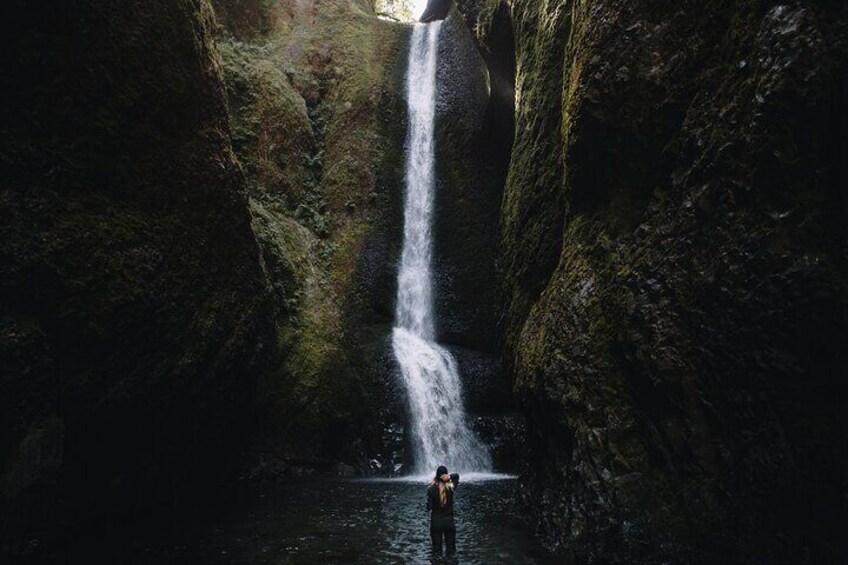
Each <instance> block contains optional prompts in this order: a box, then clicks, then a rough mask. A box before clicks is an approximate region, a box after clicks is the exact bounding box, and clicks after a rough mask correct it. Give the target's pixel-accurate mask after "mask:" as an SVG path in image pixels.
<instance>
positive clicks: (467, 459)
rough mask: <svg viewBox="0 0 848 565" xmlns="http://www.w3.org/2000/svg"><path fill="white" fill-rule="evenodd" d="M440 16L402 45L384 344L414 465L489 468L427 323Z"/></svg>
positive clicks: (448, 361)
mask: <svg viewBox="0 0 848 565" xmlns="http://www.w3.org/2000/svg"><path fill="white" fill-rule="evenodd" d="M440 27H441V22H435V23H431V24H417V25H415V27H414V29H413V33H412V40H411V42H410V47H409V70H408V72H407V105H408V109H409V132H408V144H407V156H406V197H405V203H404V231H403V252H402V255H401V262H400V270H399V273H398V294H397V309H396V312H395V328H394V330H393V332H392V346H393V348H394V354H395V357H396V359H397V361H398V364H399V365H400V369H401V373H402V375H403V379H404V382H405V385H406V390H407V394H408V396H409V406H410V417H411V424H412V435H413V445H414V448H415V461H416V471H417V472H419V473H431V472H432V471H433V470H434V469H435V468H436V466H437V465H442V464H444V465H447V467H448V468H449V469H451V470H454V469H455V470H457V471H463V472H468V471H489V470H490V469H491V458H490V457H489V453H488V449H487V448H486V446H485V445H484V444H483V443H482V442H480V440H479V439H477V438H476V437H475V436H474V434H473V433H472V431H471V430H470V428H469V427H468V423H467V422H466V418H465V410H464V408H463V405H462V384H461V382H460V378H459V371H458V369H457V364H456V361H455V360H454V358H453V356H452V355H451V354H450V353H449V352H448V351H447V350H446V349H445V348H443V347H441V346H439V345H438V344H437V343H435V337H436V331H435V324H434V321H433V283H432V278H433V277H432V263H433V238H432V224H433V198H434V190H435V179H434V168H435V145H434V139H433V138H434V129H435V115H436V94H437V93H436V57H437V52H438V45H439V29H440Z"/></svg>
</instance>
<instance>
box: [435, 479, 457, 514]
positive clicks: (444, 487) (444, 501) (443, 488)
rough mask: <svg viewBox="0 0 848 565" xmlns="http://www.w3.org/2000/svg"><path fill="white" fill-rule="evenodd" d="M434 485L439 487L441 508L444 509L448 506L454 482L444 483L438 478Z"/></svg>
mask: <svg viewBox="0 0 848 565" xmlns="http://www.w3.org/2000/svg"><path fill="white" fill-rule="evenodd" d="M433 484H434V485H436V486H437V487H439V508H444V507H445V506H447V505H448V490H453V482H451V481H448V482H446V483H445V482H442V481H441V480H439V479H438V478H437V479H435V480H434V481H433Z"/></svg>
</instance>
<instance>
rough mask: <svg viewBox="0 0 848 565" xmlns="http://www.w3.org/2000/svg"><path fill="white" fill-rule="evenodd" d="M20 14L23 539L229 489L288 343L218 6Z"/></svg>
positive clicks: (15, 451) (10, 493)
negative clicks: (187, 490) (275, 354)
mask: <svg viewBox="0 0 848 565" xmlns="http://www.w3.org/2000/svg"><path fill="white" fill-rule="evenodd" d="M11 7H12V10H11V12H10V13H11V14H12V16H10V17H9V18H8V19H6V20H5V22H6V23H5V24H4V26H3V28H4V29H3V33H2V42H3V49H2V55H0V57H2V68H3V71H4V77H5V78H4V85H5V88H4V94H3V100H4V101H3V104H2V108H0V115H2V118H0V123H2V139H0V167H2V175H0V176H2V187H0V189H1V190H2V197H0V209H2V218H3V220H2V222H0V231H2V244H0V245H2V253H0V255H2V267H0V268H2V283H0V285H2V292H0V304H2V306H0V308H2V318H0V320H2V321H0V324H1V325H0V332H2V350H1V351H0V356H2V357H0V365H2V367H3V371H2V380H0V387H2V393H0V414H1V415H2V416H0V417H1V418H2V423H1V424H0V434H2V439H1V440H0V461H2V475H0V476H2V482H1V483H0V484H1V485H2V500H3V503H2V514H3V519H4V534H12V535H14V534H15V533H17V532H18V529H19V528H22V529H24V530H26V529H27V528H28V527H30V526H32V525H33V524H34V525H35V526H34V527H35V528H36V529H39V530H40V529H46V528H48V527H49V525H50V523H51V521H55V520H58V519H71V520H76V519H77V518H85V519H88V518H89V517H91V515H92V514H94V513H95V512H96V510H95V509H98V508H100V507H101V506H110V507H119V506H121V505H122V504H123V503H124V502H126V503H128V504H130V505H132V504H135V503H140V502H145V501H150V500H151V499H155V500H157V501H160V502H161V501H163V500H164V501H168V500H171V498H172V497H173V495H174V492H175V491H176V490H177V489H182V488H184V487H185V486H186V484H187V479H188V477H189V476H192V475H193V476H194V477H195V480H194V481H193V482H197V483H202V482H203V478H211V477H212V476H215V475H216V474H217V473H218V472H219V471H222V470H223V469H224V468H225V467H226V466H227V465H226V463H224V464H222V463H220V462H221V461H222V460H223V461H226V454H228V453H232V452H233V450H234V446H233V442H234V441H235V440H236V439H237V438H238V436H239V433H240V432H239V430H241V429H243V428H244V426H243V425H242V424H243V422H242V419H243V417H244V415H245V412H246V410H247V407H248V406H249V403H250V396H251V394H252V393H251V391H252V390H253V388H254V386H255V383H256V379H257V376H258V374H259V372H260V371H261V369H262V368H263V366H264V364H265V362H266V359H267V357H268V355H269V354H270V352H271V350H272V347H273V335H274V331H273V318H272V316H271V313H270V310H269V309H268V304H269V298H270V297H269V292H268V287H267V284H266V281H265V277H264V274H263V271H262V267H261V263H260V250H259V246H258V245H257V243H256V239H255V237H254V234H253V231H252V229H251V218H250V215H249V214H248V208H247V192H246V187H245V183H244V177H243V176H242V174H241V172H240V170H239V166H238V162H237V161H236V159H235V156H234V154H233V152H232V148H231V142H230V130H229V125H228V119H227V115H228V114H227V107H226V99H225V95H224V88H223V82H222V80H221V74H220V71H221V69H220V64H219V59H218V56H217V53H216V50H215V47H214V44H213V41H212V35H211V29H212V25H213V14H212V11H211V9H210V8H209V6H208V5H206V4H205V3H203V2H168V1H161V2H149V3H144V5H142V4H141V3H135V4H130V5H125V6H121V7H118V6H117V5H113V3H110V2H98V1H86V2H82V1H80V2H48V3H39V4H33V3H30V2H13V4H12V6H11ZM213 462H215V464H213ZM197 477H201V478H200V479H197ZM60 502H61V505H60V504H59V503H60ZM67 508H71V510H69V511H68V512H67V513H62V512H60V511H64V510H65V509H67ZM77 512H78V513H79V516H76V513H77ZM60 516H61V518H60ZM75 516H76V517H75ZM6 518H9V520H8V521H7V520H6ZM19 520H22V522H20V523H19ZM28 535H36V536H37V532H36V533H31V534H26V535H25V536H24V539H25V540H28V539H30V538H28V537H26V536H28ZM4 537H5V535H4ZM36 539H37V538H36ZM36 545H37V544H36ZM36 545H33V544H30V546H29V548H30V549H33V548H35V547H36ZM4 549H6V548H5V547H4ZM41 549H43V548H41Z"/></svg>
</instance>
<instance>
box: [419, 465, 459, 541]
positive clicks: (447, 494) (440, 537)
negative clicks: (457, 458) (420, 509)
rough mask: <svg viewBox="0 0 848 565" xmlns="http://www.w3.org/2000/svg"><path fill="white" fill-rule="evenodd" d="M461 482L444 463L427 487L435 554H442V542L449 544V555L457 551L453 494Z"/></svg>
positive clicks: (431, 534) (428, 509)
mask: <svg viewBox="0 0 848 565" xmlns="http://www.w3.org/2000/svg"><path fill="white" fill-rule="evenodd" d="M458 484H459V475H458V474H456V473H454V474H453V475H448V470H447V468H446V467H445V466H444V465H442V466H440V467H439V468H438V469H436V478H435V479H433V482H432V484H430V486H429V487H427V511H428V512H430V539H431V540H432V542H433V555H434V556H435V557H441V556H442V544H443V542H444V545H445V546H447V555H448V557H450V556H452V555H453V554H454V553H456V525H455V524H454V521H453V496H454V493H455V491H456V487H457V485H458Z"/></svg>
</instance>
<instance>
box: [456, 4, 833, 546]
mask: <svg viewBox="0 0 848 565" xmlns="http://www.w3.org/2000/svg"><path fill="white" fill-rule="evenodd" d="M458 4H459V8H460V10H461V11H462V13H463V15H464V16H465V18H466V21H467V23H468V24H469V27H470V28H471V29H473V30H474V31H475V34H476V36H477V38H478V41H479V42H480V46H481V51H482V52H483V53H484V54H485V55H486V56H487V59H488V60H490V61H495V62H498V61H499V62H500V63H501V64H500V66H499V67H493V66H492V65H490V70H491V71H492V73H493V75H499V74H500V75H503V74H504V69H506V68H508V67H509V65H504V64H503V62H504V61H509V59H510V58H513V61H514V65H515V66H514V68H515V69H516V76H515V101H516V103H515V122H516V135H515V138H514V145H513V152H512V162H511V167H510V170H509V177H508V181H507V184H506V187H505V194H504V199H503V206H502V212H501V228H502V257H501V266H502V273H501V276H502V302H501V305H502V320H503V322H504V342H505V349H506V353H505V360H506V363H507V365H508V366H509V367H510V369H511V373H512V376H513V379H514V390H515V392H516V394H517V395H518V396H519V397H520V398H521V400H522V402H523V403H524V406H525V409H526V411H527V414H528V417H529V427H530V430H529V433H528V436H527V439H528V442H529V443H530V448H531V452H532V455H531V457H530V461H529V464H528V466H527V469H526V472H525V474H524V476H523V482H524V486H525V492H524V502H525V513H526V516H527V517H528V518H529V520H530V521H531V522H532V523H533V524H534V525H535V526H536V527H537V530H538V531H539V532H540V533H541V534H542V535H543V536H544V538H545V539H546V540H547V542H548V544H549V545H550V546H551V547H553V548H557V549H559V550H561V551H563V552H565V553H570V554H572V555H573V556H575V557H576V558H577V559H578V561H586V562H597V563H607V562H614V563H618V562H621V563H643V562H644V563H661V562H697V563H717V562H722V563H731V562H733V563H804V562H836V561H838V560H839V556H840V555H844V549H845V548H844V545H842V544H843V543H844V542H843V541H842V540H841V539H840V537H841V536H840V533H839V531H838V526H837V525H836V524H839V523H842V522H843V521H844V516H845V502H844V501H845V498H844V497H845V483H846V474H845V473H846V459H845V457H846V450H845V443H844V433H843V431H842V430H844V429H845V418H844V416H843V412H842V406H843V403H844V395H843V394H842V390H843V387H841V386H840V381H841V377H840V375H841V374H842V373H843V372H844V366H845V360H846V359H845V350H844V343H845V342H846V337H848V336H846V312H848V310H846V306H848V295H846V292H845V291H846V282H847V281H848V279H846V255H845V250H846V231H845V225H846V224H845V212H846V210H845V196H844V187H845V181H846V175H845V165H844V159H843V157H842V156H843V155H844V154H845V136H846V108H845V100H846V86H847V85H846V78H845V77H846V67H845V61H846V57H845V55H846V38H848V36H847V35H846V22H848V18H846V8H845V6H844V5H843V4H840V3H836V2H824V1H821V2H792V3H785V4H779V3H777V2H759V1H751V2H709V3H703V2H677V1H675V2H664V1H638V2H616V1H611V2H583V1H568V0H543V1H532V2H531V1H524V0H512V1H507V2H496V1H488V2H486V1H480V2H475V1H473V0H468V1H466V0H460V1H459V2H458ZM510 31H511V33H510ZM494 80H495V78H493V81H494Z"/></svg>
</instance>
